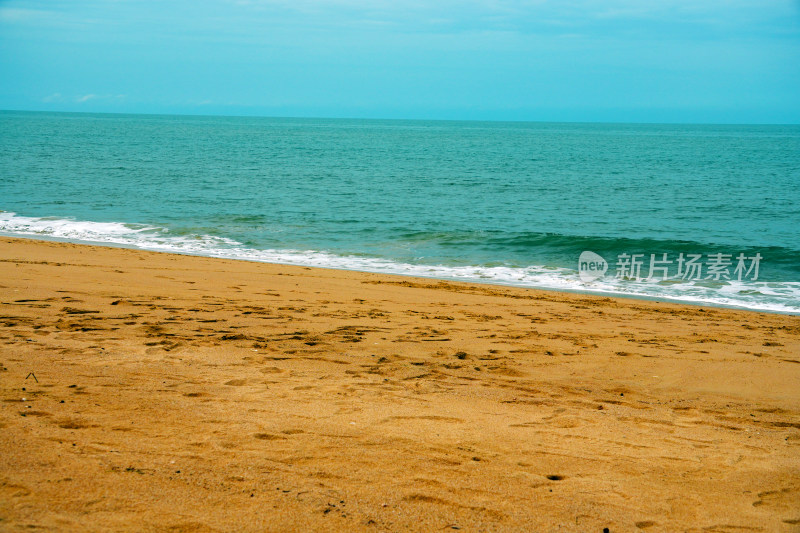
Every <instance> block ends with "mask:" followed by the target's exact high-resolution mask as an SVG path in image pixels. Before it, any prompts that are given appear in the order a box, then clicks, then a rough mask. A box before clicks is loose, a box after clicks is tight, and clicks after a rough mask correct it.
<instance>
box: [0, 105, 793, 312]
mask: <svg viewBox="0 0 800 533" xmlns="http://www.w3.org/2000/svg"><path fill="white" fill-rule="evenodd" d="M0 232H1V233H3V234H6V235H19V236H34V237H43V238H58V239H67V240H71V241H80V242H84V241H85V242H100V243H113V244H117V245H123V246H130V247H140V248H146V249H153V250H166V251H173V252H182V253H191V254H200V255H208V256H221V257H231V258H241V259H249V260H257V261H271V262H280V263H291V264H303V265H311V266H321V267H334V268H348V269H356V270H365V271H375V272H390V273H399V274H413V275H419V276H430V277H434V278H442V279H460V280H468V281H482V282H491V283H503V284H510V285H519V286H527V287H539V288H552V289H560V290H577V291H586V292H600V293H608V294H623V295H633V296H640V297H650V298H657V299H671V300H679V301H688V302H699V303H704V304H709V305H733V306H737V307H745V308H751V309H763V310H773V311H783V312H792V313H800V126H794V125H792V126H731V125H724V126H715V125H642V124H559V123H500V122H443V121H396V120H393V121H380V120H341V119H277V118H242V117H187V116H142V115H138V116H134V115H89V114H49V113H22V112H2V113H0ZM583 251H592V252H594V253H596V254H598V255H599V256H601V257H602V258H604V259H605V260H606V261H607V264H608V271H607V272H606V274H605V275H604V276H602V277H600V278H597V279H594V280H590V281H583V280H582V279H581V277H580V275H579V263H578V258H579V256H580V254H581V252H583ZM634 254H641V255H634ZM664 254H667V255H666V256H664ZM681 254H682V255H681ZM719 254H722V255H719ZM628 256H633V258H634V264H636V263H639V264H641V266H640V268H641V270H640V272H639V276H635V275H634V272H633V271H632V270H631V269H629V268H628V267H627V266H626V264H628V261H629V259H626V257H628ZM692 256H694V257H695V258H694V263H693V264H694V265H695V268H697V265H700V270H699V271H697V270H693V271H692V270H690V269H689V268H686V267H687V263H686V261H688V260H689V259H690V258H691V257H692ZM739 257H741V259H740V260H738V261H737V258H739ZM756 257H758V259H757V260H756V259H754V258H756ZM653 260H656V261H662V262H657V263H653V264H654V265H658V266H661V267H665V268H666V270H659V269H656V270H655V271H654V275H653V276H649V279H645V278H648V275H649V273H650V272H649V266H650V264H651V262H652V261H653ZM663 261H667V262H663ZM670 261H671V262H670ZM755 263H757V265H755ZM714 264H716V265H717V267H716V270H714V266H713V265H714ZM737 266H739V267H740V268H739V270H737ZM755 266H757V267H758V273H757V276H756V272H755V268H754V267H755ZM679 267H680V268H681V274H680V275H679V272H678V268H679ZM741 267H745V268H744V269H743V268H741ZM748 270H749V272H748ZM715 272H716V274H715ZM621 274H626V275H627V276H621ZM618 275H620V276H618ZM666 278H669V279H666ZM740 278H741V279H740Z"/></svg>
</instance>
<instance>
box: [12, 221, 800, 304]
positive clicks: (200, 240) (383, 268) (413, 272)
mask: <svg viewBox="0 0 800 533" xmlns="http://www.w3.org/2000/svg"><path fill="white" fill-rule="evenodd" d="M0 233H4V234H6V235H15V236H36V237H40V238H51V239H63V240H69V241H76V242H90V243H108V244H116V245H120V246H125V247H132V248H140V249H145V250H155V251H164V252H175V253H184V254H191V255H203V256H208V257H220V258H228V259H243V260H248V261H259V262H267V263H280V264H288V265H300V266H313V267H322V268H334V269H343V270H358V271H364V272H375V273H385V274H401V275H407V276H418V277H426V278H435V279H446V280H457V281H470V282H481V283H495V284H502V285H512V286H519V287H531V288H541V289H552V290H562V291H577V292H584V293H597V294H605V295H616V296H630V297H639V298H642V297H643V298H650V299H664V300H672V301H679V302H688V303H696V304H702V305H717V306H730V307H738V308H745V309H752V310H761V311H774V312H781V313H793V314H800V283H798V282H784V283H771V282H729V283H727V284H725V285H723V286H721V287H719V288H709V287H704V286H700V285H694V284H692V283H679V284H671V285H663V284H659V283H657V282H653V281H650V282H647V281H641V282H639V281H627V280H618V279H615V278H613V277H610V276H606V277H604V278H601V279H598V280H595V281H592V282H589V283H584V282H582V281H581V280H580V278H579V276H578V272H577V271H575V270H570V269H565V268H554V267H543V266H529V267H525V268H513V267H503V266H496V267H485V266H446V265H420V264H411V263H401V262H396V261H391V260H389V259H381V258H375V257H363V256H356V255H337V254H331V253H327V252H321V251H315V250H292V249H266V250H260V249H255V248H249V247H246V246H244V245H243V244H241V243H239V242H237V241H234V240H232V239H227V238H224V237H216V236H211V235H199V234H198V235H174V234H171V233H170V232H169V230H168V229H166V228H162V227H158V226H152V225H144V224H124V223H121V222H91V221H79V220H71V219H65V218H53V217H46V218H34V217H24V216H17V215H15V214H14V213H8V212H0Z"/></svg>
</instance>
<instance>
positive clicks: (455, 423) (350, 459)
mask: <svg viewBox="0 0 800 533" xmlns="http://www.w3.org/2000/svg"><path fill="white" fill-rule="evenodd" d="M798 353H800V317H797V316H794V315H789V314H777V313H768V312H757V311H749V310H735V309H726V308H720V307H709V306H696V305H687V304H678V303H671V302H651V301H646V300H637V299H629V298H616V297H607V296H597V295H587V294H578V293H567V292H556V291H546V290H539V289H528V288H518V287H510V286H502V285H490V284H485V285H484V284H476V283H467V282H461V281H441V280H436V279H430V278H414V277H407V276H398V275H389V274H373V273H365V272H358V271H346V270H335V269H323V268H311V267H305V266H289V265H278V264H272V263H260V262H250V261H242V260H232V259H219V258H209V257H204V256H194V255H178V254H170V253H163V252H150V251H143V250H136V249H132V248H122V247H120V248H116V247H108V246H90V245H84V244H74V243H67V242H61V241H50V240H32V239H27V238H6V237H0V396H1V397H2V398H0V399H2V402H0V405H2V409H0V449H2V450H4V453H3V454H0V525H2V527H3V528H8V529H9V530H17V529H24V528H30V527H42V528H51V529H58V530H63V531H73V530H74V531H77V530H85V529H87V528H91V529H94V530H98V531H141V530H164V529H174V530H176V531H214V530H239V531H263V530H271V531H274V530H299V529H305V530H352V531H397V530H409V531H432V530H444V529H454V528H460V529H462V530H468V531H474V530H486V529H489V530H495V531H519V530H524V529H528V530H531V529H532V530H541V531H550V530H554V529H556V528H559V527H560V530H562V531H575V532H579V531H580V532H583V531H602V530H603V528H605V527H607V528H609V529H610V531H639V530H642V531H647V530H649V531H678V530H704V529H705V530H719V531H724V530H729V529H733V528H736V529H754V528H762V529H764V530H768V531H787V532H791V531H797V530H798V526H800V506H798V504H797V502H798V501H800V481H798V480H800V453H799V452H800V357H798V356H797V354H798ZM199 502H202V504H200V503H199Z"/></svg>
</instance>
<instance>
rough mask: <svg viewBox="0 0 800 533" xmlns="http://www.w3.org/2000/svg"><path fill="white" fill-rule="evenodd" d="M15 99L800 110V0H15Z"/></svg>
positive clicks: (790, 115)
mask: <svg viewBox="0 0 800 533" xmlns="http://www.w3.org/2000/svg"><path fill="white" fill-rule="evenodd" d="M0 109H6V110H41V111H79V112H112V113H168V114H202V115H257V116H301V117H352V118H409V119H454V120H523V121H568V122H684V123H791V124H796V123H800V0H727V1H722V0H718V1H712V0H559V1H556V0H465V1H454V0H439V1H435V0H428V1H421V0H325V1H323V0H191V1H190V0H69V1H62V0H27V1H26V0H0Z"/></svg>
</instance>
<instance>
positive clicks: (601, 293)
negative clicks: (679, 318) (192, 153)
mask: <svg viewBox="0 0 800 533" xmlns="http://www.w3.org/2000/svg"><path fill="white" fill-rule="evenodd" d="M3 238H5V239H22V240H31V241H43V242H60V243H68V244H76V245H79V246H96V247H101V248H102V247H105V248H117V249H126V250H138V251H143V252H153V253H162V254H172V255H179V256H186V257H206V258H209V259H221V260H228V261H244V262H249V263H258V264H270V265H279V266H292V267H299V268H319V269H323V270H334V271H343V272H361V273H365V274H377V275H380V276H399V277H402V278H411V279H420V280H431V281H446V282H451V283H466V284H475V285H482V286H483V285H486V286H494V287H510V288H516V289H524V290H532V291H544V292H553V293H559V294H577V295H587V296H595V297H598V298H621V299H624V300H637V301H645V302H652V303H666V304H677V305H688V306H694V307H710V308H714V309H731V310H736V311H749V312H754V313H769V314H778V315H789V316H800V311H786V310H779V309H760V308H755V307H747V306H744V305H735V304H724V303H718V302H708V301H697V300H691V299H686V298H680V297H668V296H650V295H647V294H626V293H620V292H614V291H606V290H596V291H592V290H581V289H570V288H550V287H546V286H528V285H521V284H514V283H511V282H508V283H503V282H500V281H496V280H491V281H481V280H476V279H457V278H454V277H435V276H420V275H417V274H405V273H401V272H381V271H378V270H360V269H357V268H345V267H336V266H320V265H306V264H302V263H291V262H277V261H266V260H258V259H248V258H246V257H222V256H216V255H206V254H202V253H191V252H180V251H175V250H159V249H156V248H152V249H151V248H141V247H138V246H135V245H128V244H122V243H114V242H103V241H90V240H76V239H69V238H65V237H49V236H28V235H21V234H20V235H17V234H11V233H5V232H0V239H3Z"/></svg>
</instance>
